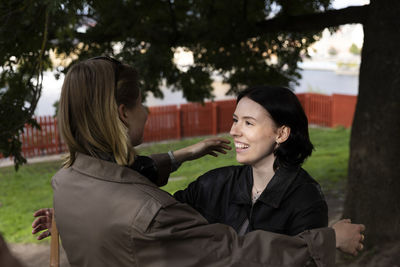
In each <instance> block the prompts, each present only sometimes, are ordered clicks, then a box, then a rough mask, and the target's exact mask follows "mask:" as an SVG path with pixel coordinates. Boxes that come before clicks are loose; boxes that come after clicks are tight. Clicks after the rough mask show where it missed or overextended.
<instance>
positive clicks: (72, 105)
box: [58, 59, 139, 167]
mask: <svg viewBox="0 0 400 267" xmlns="http://www.w3.org/2000/svg"><path fill="white" fill-rule="evenodd" d="M117 73H118V77H116V75H117ZM116 79H117V82H116ZM138 96H139V89H138V82H137V73H136V71H135V70H134V69H133V68H132V67H129V66H127V65H123V64H115V63H113V62H112V61H107V60H101V59H92V60H86V61H82V62H79V63H77V64H75V65H73V66H72V67H71V68H70V70H69V71H68V73H67V75H66V76H65V79H64V83H63V86H62V91H61V98H60V107H59V114H58V120H59V125H60V132H61V135H62V137H63V139H64V141H65V143H66V144H67V146H68V149H69V155H68V156H67V158H66V161H65V162H64V167H70V166H71V165H72V164H73V163H74V161H75V159H76V153H77V152H80V153H84V154H87V155H91V156H93V157H97V158H99V157H102V156H101V155H104V154H106V155H112V156H113V157H114V159H115V161H116V162H117V164H119V165H130V164H132V163H133V161H134V156H135V155H134V150H133V148H132V146H131V145H130V142H129V137H128V129H127V127H126V126H125V124H124V123H123V122H122V121H121V119H120V118H119V114H118V106H119V105H120V104H125V105H127V106H128V107H132V106H134V105H135V103H136V100H137V98H138Z"/></svg>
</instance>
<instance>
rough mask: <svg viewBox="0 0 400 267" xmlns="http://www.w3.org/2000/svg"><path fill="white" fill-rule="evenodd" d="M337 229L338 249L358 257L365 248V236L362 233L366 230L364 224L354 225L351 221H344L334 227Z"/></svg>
mask: <svg viewBox="0 0 400 267" xmlns="http://www.w3.org/2000/svg"><path fill="white" fill-rule="evenodd" d="M332 228H333V229H335V235H336V248H338V249H340V250H341V251H343V252H346V253H349V254H353V255H354V256H357V254H358V251H361V250H362V249H363V248H364V245H363V243H362V242H363V241H364V235H363V234H362V233H361V232H363V231H364V230H365V226H364V225H363V224H352V223H351V221H350V219H343V220H340V221H338V222H337V223H335V224H334V225H333V226H332Z"/></svg>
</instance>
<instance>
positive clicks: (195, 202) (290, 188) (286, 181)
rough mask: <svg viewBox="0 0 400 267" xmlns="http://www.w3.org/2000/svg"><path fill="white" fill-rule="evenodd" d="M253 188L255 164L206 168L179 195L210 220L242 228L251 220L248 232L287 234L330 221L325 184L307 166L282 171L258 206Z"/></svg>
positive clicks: (277, 173)
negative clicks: (210, 169) (308, 170)
mask: <svg viewBox="0 0 400 267" xmlns="http://www.w3.org/2000/svg"><path fill="white" fill-rule="evenodd" d="M252 186H253V172H252V168H251V166H247V165H244V166H229V167H223V168H219V169H215V170H212V171H209V172H207V173H206V174H204V175H202V176H200V177H199V178H198V179H197V180H196V181H194V182H192V183H191V184H190V185H189V186H188V188H186V189H185V190H180V191H178V192H176V193H175V195H174V196H175V198H176V199H177V200H178V201H180V202H184V203H187V204H189V205H190V206H192V207H193V208H195V209H196V210H198V211H199V212H200V213H201V214H202V215H203V216H204V217H205V218H206V219H207V220H208V221H209V222H210V223H223V224H227V225H230V226H232V227H233V228H234V229H235V230H236V231H237V232H239V230H240V228H241V226H242V224H243V223H244V221H245V220H246V218H248V220H249V227H248V228H247V231H253V230H258V229H262V230H266V231H271V232H275V233H281V234H286V235H296V234H298V233H300V232H302V231H304V230H307V229H313V228H319V227H326V226H327V225H328V207H327V204H326V202H325V199H324V196H323V194H322V192H321V189H320V186H319V184H318V183H317V182H316V181H315V180H314V179H313V178H311V176H310V175H309V174H308V173H307V172H306V171H305V170H303V169H302V168H297V169H292V170H289V169H283V168H281V169H278V171H277V172H276V173H275V175H274V177H273V178H272V179H271V181H270V182H269V184H268V186H267V187H266V189H265V190H264V191H263V193H262V194H261V196H260V197H259V198H258V200H257V201H256V202H255V204H254V205H252V201H251V189H252Z"/></svg>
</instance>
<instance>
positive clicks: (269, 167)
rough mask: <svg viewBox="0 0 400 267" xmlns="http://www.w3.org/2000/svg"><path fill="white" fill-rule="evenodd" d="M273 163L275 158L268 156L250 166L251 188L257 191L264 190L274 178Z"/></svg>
mask: <svg viewBox="0 0 400 267" xmlns="http://www.w3.org/2000/svg"><path fill="white" fill-rule="evenodd" d="M274 161H275V156H274V155H270V156H268V157H266V158H264V159H263V160H261V161H259V162H257V163H255V164H253V165H251V167H252V169H253V186H254V187H255V189H256V190H257V191H260V190H261V191H262V190H264V189H265V187H267V185H268V183H269V182H270V181H271V179H272V177H273V176H274V174H275V171H274V168H273V165H274Z"/></svg>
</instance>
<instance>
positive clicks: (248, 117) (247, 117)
mask: <svg viewBox="0 0 400 267" xmlns="http://www.w3.org/2000/svg"><path fill="white" fill-rule="evenodd" d="M233 117H234V118H238V116H237V115H236V114H233ZM242 118H243V119H245V120H248V119H250V120H255V121H257V120H256V118H254V117H251V116H244V117H242Z"/></svg>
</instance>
